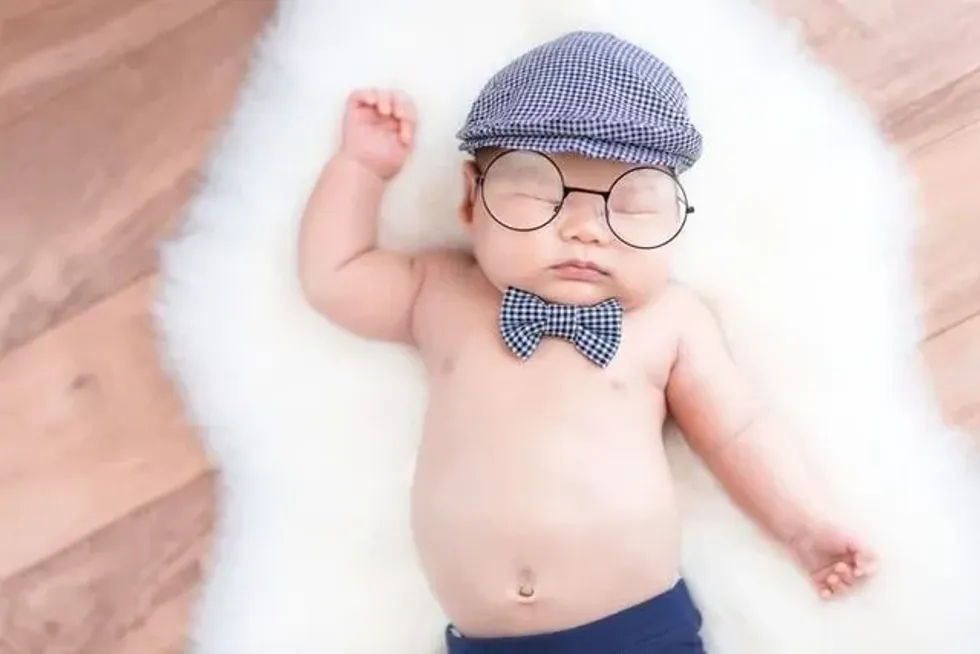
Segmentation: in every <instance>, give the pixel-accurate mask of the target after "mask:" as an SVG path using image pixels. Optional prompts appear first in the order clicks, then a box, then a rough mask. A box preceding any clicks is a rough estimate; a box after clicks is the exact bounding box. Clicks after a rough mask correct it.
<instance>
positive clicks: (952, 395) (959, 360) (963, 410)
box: [922, 316, 980, 436]
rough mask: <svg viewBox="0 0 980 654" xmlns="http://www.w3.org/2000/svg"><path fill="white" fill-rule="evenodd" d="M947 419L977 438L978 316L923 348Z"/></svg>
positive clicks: (979, 409)
mask: <svg viewBox="0 0 980 654" xmlns="http://www.w3.org/2000/svg"><path fill="white" fill-rule="evenodd" d="M922 352H923V356H924V357H925V360H926V363H927V365H928V366H929V369H930V370H931V371H932V374H933V378H934V384H935V388H936V393H937V395H938V397H939V403H940V407H941V408H942V412H943V416H944V417H945V418H946V420H947V421H948V422H949V423H950V424H952V425H956V426H957V427H961V428H963V429H966V430H969V431H970V432H972V433H974V434H977V435H978V436H980V316H976V317H974V318H971V319H970V320H968V321H966V322H964V323H962V324H960V325H958V326H956V328H954V329H950V330H949V331H947V332H944V333H943V334H941V335H939V336H937V337H935V338H932V339H930V340H929V341H927V342H926V343H925V344H924V345H923V347H922Z"/></svg>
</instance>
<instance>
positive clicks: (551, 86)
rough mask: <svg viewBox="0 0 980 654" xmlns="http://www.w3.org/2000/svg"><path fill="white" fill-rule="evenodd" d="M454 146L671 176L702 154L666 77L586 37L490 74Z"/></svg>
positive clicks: (614, 45) (565, 40)
mask: <svg viewBox="0 0 980 654" xmlns="http://www.w3.org/2000/svg"><path fill="white" fill-rule="evenodd" d="M456 136H457V138H458V139H459V140H460V149H461V150H464V151H466V152H469V153H471V154H473V153H475V152H476V151H477V150H479V149H480V148H486V147H499V148H515V149H525V150H538V151H544V152H571V153H578V154H581V155H583V156H587V157H595V158H601V159H614V160H618V161H625V162H628V163H635V164H640V165H660V166H666V167H668V168H670V169H671V170H673V171H675V172H676V173H678V174H679V173H681V172H683V171H684V170H686V169H688V168H690V167H691V166H692V165H694V163H695V162H696V161H697V160H698V158H699V157H700V155H701V148H702V137H701V134H700V132H699V131H698V130H697V129H696V128H695V127H694V125H693V124H692V123H691V121H690V118H689V116H688V112H687V93H686V92H685V90H684V87H683V86H682V84H681V82H680V80H679V79H678V78H677V76H676V75H675V74H674V72H673V71H672V70H671V69H670V67H669V66H667V65H666V64H665V63H664V62H663V61H661V60H660V59H658V58H657V57H656V56H654V55H653V54H651V53H649V52H647V51H646V50H643V49H642V48H639V47H638V46H636V45H634V44H632V43H629V42H627V41H624V40H622V39H620V38H618V37H616V36H615V35H613V34H609V33H605V32H586V31H577V32H571V33H569V34H566V35H564V36H561V37H559V38H557V39H555V40H553V41H549V42H547V43H544V44H542V45H539V46H537V47H535V48H533V49H532V50H529V51H528V52H526V53H524V54H523V55H521V56H519V57H518V58H517V59H515V60H513V61H512V62H510V63H509V64H507V66H505V67H504V68H503V69H501V70H500V71H498V72H497V73H495V74H494V75H493V76H492V77H491V78H490V80H489V81H488V82H487V83H486V85H485V86H484V87H483V89H482V90H481V91H480V93H479V95H478V96H477V98H476V100H475V101H474V102H473V105H472V107H471V108H470V111H469V115H468V116H467V118H466V121H465V123H464V125H463V126H462V128H461V129H460V130H459V131H458V132H457V134H456Z"/></svg>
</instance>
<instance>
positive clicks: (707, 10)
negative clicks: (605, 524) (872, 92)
mask: <svg viewBox="0 0 980 654" xmlns="http://www.w3.org/2000/svg"><path fill="white" fill-rule="evenodd" d="M580 27H587V28H602V29H611V30H613V31H616V32H618V33H619V34H620V35H622V36H624V37H626V38H629V39H633V40H635V41H637V42H638V43H641V44H642V45H644V46H646V47H648V48H650V49H651V50H653V51H655V52H657V53H658V54H659V55H661V56H662V57H664V58H665V59H666V60H667V61H668V62H669V63H670V64H671V65H672V66H673V67H674V68H675V70H676V71H677V72H678V73H679V75H680V76H681V77H682V78H683V80H684V82H685V84H686V85H687V88H688V90H689V91H690V94H691V107H692V111H693V114H694V117H695V119H696V121H697V123H698V124H699V126H700V127H701V129H702V130H703V132H704V134H705V139H706V151H705V155H704V158H703V160H702V161H701V162H700V163H699V164H698V165H697V166H696V167H695V169H694V170H693V171H692V172H691V173H690V174H689V175H688V176H687V177H686V178H685V179H686V185H687V188H688V191H689V194H690V196H691V198H692V201H693V203H694V204H695V206H696V207H697V213H696V214H695V215H694V216H693V217H692V220H691V221H690V222H689V225H688V228H687V230H686V231H685V233H684V234H683V237H682V238H681V239H680V247H681V248H682V255H681V258H680V262H679V264H678V266H677V271H676V276H677V278H678V279H680V280H682V281H684V282H686V283H688V284H690V285H692V286H694V287H696V288H697V289H698V290H699V291H701V292H702V293H703V294H704V296H705V297H706V298H707V299H708V300H709V301H710V302H711V304H712V306H713V307H714V308H715V309H716V310H717V312H718V315H719V316H720V318H721V320H722V321H723V323H724V326H725V329H726V332H727V334H728V335H729V336H730V344H731V348H732V351H733V352H734V354H735V356H736V357H737V358H738V360H739V361H740V362H741V363H742V364H743V365H744V366H746V367H747V368H748V369H749V370H750V371H751V372H752V374H754V375H755V376H756V377H757V378H758V379H759V380H760V382H761V383H762V384H763V385H764V387H765V388H766V389H767V390H768V391H769V392H771V394H772V397H773V399H774V400H775V401H776V402H777V403H778V404H779V406H780V407H781V408H782V409H783V410H784V411H786V413H787V414H788V415H789V416H790V417H791V418H792V419H793V420H794V421H795V424H796V425H797V426H798V427H799V429H800V430H801V433H802V436H803V442H802V443H800V446H801V447H804V448H806V449H807V451H808V452H810V454H811V455H812V456H813V457H814V460H815V461H816V462H817V464H818V467H819V469H820V470H821V471H822V472H824V473H825V474H827V476H828V478H829V479H830V481H831V482H832V484H833V486H834V488H835V489H836V490H837V491H838V492H839V494H840V498H841V500H842V504H843V507H844V508H845V509H846V510H847V518H848V519H849V520H850V521H851V522H852V523H853V524H854V525H855V526H856V528H857V529H858V530H859V532H860V533H861V534H862V535H864V536H865V537H866V538H867V540H868V541H869V542H870V543H871V544H872V545H873V546H874V547H875V548H876V549H877V551H878V552H879V553H880V556H881V566H880V573H879V576H878V577H877V578H876V579H875V580H874V582H873V584H871V585H870V586H868V587H867V589H866V590H865V591H864V592H861V593H860V594H858V595H856V596H854V597H852V598H850V599H847V600H846V601H842V602H835V603H831V604H825V603H822V602H821V601H820V600H818V599H817V597H816V595H815V593H814V592H813V591H812V590H811V588H810V587H809V585H808V584H807V583H806V582H805V581H804V580H803V578H802V577H801V576H800V575H799V573H798V572H797V570H796V569H795V567H793V565H792V564H791V563H790V562H789V561H788V559H787V558H786V557H785V556H784V555H783V554H782V552H781V551H779V550H778V549H776V548H773V547H772V546H771V545H770V544H769V543H768V542H767V541H766V540H765V539H764V538H763V537H762V536H761V535H760V534H759V532H758V531H757V530H756V529H755V528H754V527H752V525H751V524H750V523H749V522H748V521H747V520H745V519H744V518H743V517H742V516H741V514H740V513H739V512H737V511H736V510H734V509H733V508H732V506H731V505H730V503H729V502H728V501H727V500H726V499H725V496H724V495H723V493H722V492H721V491H720V489H719V488H718V487H717V485H716V484H715V483H714V482H713V481H712V479H711V478H710V477H709V476H708V475H707V474H706V473H705V471H704V469H703V468H702V466H701V465H700V464H699V463H698V461H697V460H696V459H695V458H694V457H693V456H691V454H690V453H689V451H688V450H686V449H685V447H684V444H683V442H682V440H681V439H679V438H678V437H677V434H676V433H674V432H673V431H672V432H671V433H670V435H669V438H670V440H671V446H670V454H671V460H672V464H673V468H674V470H675V473H676V479H677V483H678V485H679V486H680V489H681V497H682V498H683V511H684V516H685V535H684V537H685V545H684V555H683V565H684V570H683V572H684V574H685V576H686V577H687V578H688V580H689V581H690V584H691V586H692V588H693V591H694V593H695V594H696V599H697V601H698V602H699V603H700V605H701V607H702V610H703V612H704V615H705V620H706V624H705V638H706V641H707V643H708V645H709V647H710V651H711V652H713V653H723V654H743V653H744V654H750V653H751V654H777V653H778V654H784V653H786V652H793V653H794V654H810V653H816V652H834V653H835V654H850V653H854V654H858V653H860V654H869V653H879V652H880V653H885V652H887V653H889V654H913V653H914V654H919V653H922V654H926V653H929V654H932V653H935V652H943V653H944V654H953V653H956V654H976V652H978V651H980V620H978V619H977V618H976V616H977V614H978V613H977V612H978V610H980V566H978V563H977V561H976V557H977V552H980V547H978V545H980V519H978V516H980V502H978V488H977V484H978V481H977V480H978V479H980V475H978V474H977V468H976V461H975V460H974V459H972V458H971V457H972V454H971V453H970V451H969V448H968V446H967V443H968V440H967V439H965V438H962V435H961V434H958V433H956V432H955V431H952V430H949V429H946V428H945V427H944V426H943V425H942V424H941V422H940V419H939V416H938V415H937V411H936V408H935V403H934V401H933V398H932V397H931V396H930V391H929V388H928V386H927V385H925V384H924V383H923V379H925V377H924V375H923V372H922V370H921V369H920V367H919V366H920V364H919V361H918V358H917V347H916V343H917V340H918V339H919V337H920V332H919V324H918V322H917V311H916V306H915V304H914V297H913V295H912V291H911V289H912V288H913V285H912V281H911V278H912V274H911V269H910V259H909V256H908V250H909V246H910V243H911V241H912V239H913V238H914V227H915V224H916V222H917V216H916V213H915V200H916V198H915V193H914V186H913V184H912V183H911V180H910V179H909V178H908V175H907V173H906V171H905V169H904V168H903V167H902V165H901V162H900V161H899V160H898V158H897V157H896V156H895V155H894V154H893V153H892V152H890V151H889V149H888V148H886V146H885V145H884V143H883V141H882V139H881V138H880V137H879V135H878V134H877V132H876V130H875V125H874V122H873V120H872V119H871V117H870V116H869V115H868V113H867V112H866V111H865V109H864V108H863V106H862V105H861V104H860V103H859V102H857V101H856V100H855V99H854V98H853V97H852V96H851V95H850V94H849V93H848V92H847V90H846V89H845V88H843V87H842V85H841V84H840V83H839V82H838V81H837V80H836V79H835V77H834V76H833V75H831V74H829V73H828V72H827V71H825V70H823V69H821V68H820V67H819V66H817V65H816V64H815V63H814V62H813V61H812V60H811V59H810V57H809V56H808V55H807V54H806V53H805V51H804V49H803V48H802V47H801V45H800V44H799V42H798V40H797V38H796V35H795V34H794V32H793V31H792V30H791V29H789V28H787V27H781V26H779V25H777V24H776V23H775V22H774V21H773V20H772V19H771V18H770V17H769V15H768V14H766V13H765V12H764V11H762V10H760V9H757V8H756V7H754V6H753V5H752V4H750V3H748V2H744V1H737V0H684V1H683V2H676V1H671V0H655V1H653V0H650V1H647V2H642V3H640V2H634V1H629V0H616V1H610V0H595V1H594V2H591V1H589V0H579V1H573V2H570V1H569V0H539V1H537V2H534V3H531V2H523V1H521V0H495V2H493V3H489V4H487V3H483V4H480V5H474V4H473V3H469V2H459V1H458V0H426V2H412V3H409V2H404V1H395V0H359V1H358V2H327V1H326V0H284V1H283V2H282V4H281V5H280V7H279V9H278V12H277V14H276V16H275V17H274V20H273V22H272V23H271V24H270V25H269V27H268V30H267V31H266V32H265V33H264V34H263V38H262V39H261V42H260V44H259V47H258V49H257V51H256V57H255V61H254V67H253V70H252V72H251V75H250V77H249V79H248V81H247V84H246V85H245V88H244V90H243V95H242V96H241V98H240V104H239V107H238V109H237V111H236V112H235V113H234V115H233V117H232V119H231V121H230V124H229V126H228V129H227V132H226V134H225V135H224V138H223V140H222V142H221V144H220V147H219V148H217V150H216V152H215V155H214V158H213V160H212V161H211V162H210V165H209V167H208V169H207V171H206V172H207V176H206V180H205V183H204V185H203V188H202V189H201V190H200V192H199V193H198V194H197V196H196V198H195V199H194V200H193V202H192V203H191V204H190V206H189V208H188V211H187V216H186V221H185V224H184V226H183V228H182V231H181V233H180V234H179V235H178V236H177V237H176V238H175V239H174V240H173V241H172V242H171V243H169V244H168V245H167V246H166V247H165V248H164V251H163V271H164V285H163V288H162V295H161V298H160V303H159V306H158V318H159V324H160V328H161V334H162V341H163V348H164V359H165V361H166V364H167V366H168V367H169V369H170V370H171V372H172V374H173V375H174V377H175V378H176V379H177V380H178V382H179V383H180V385H181V388H182V389H183V392H184V395H185V398H186V402H187V406H188V409H189V411H190V413H191V415H192V416H193V418H194V419H195V420H196V421H197V422H198V423H199V425H200V426H201V434H202V437H203V438H204V440H205V442H206V444H207V447H208V448H209V452H210V453H211V455H212V456H213V460H214V462H215V464H216V465H217V466H218V467H219V468H220V470H221V477H220V489H219V491H220V495H219V499H220V514H219V520H218V524H217V532H216V540H215V549H214V552H213V566H212V567H211V569H210V571H209V574H208V578H207V582H206V584H205V586H204V588H203V596H202V598H201V603H200V604H199V606H198V611H197V612H196V616H195V617H196V619H195V624H194V632H193V640H194V643H195V646H194V648H193V651H194V652H196V653H197V654H252V653H255V654H259V653H262V654H267V653H268V652H277V653H283V654H285V653H290V654H306V653H314V652H317V653H318V652H338V653H343V654H362V653H363V654H386V653H392V654H395V653H399V654H403V653H408V654H423V653H430V652H437V651H441V647H442V646H441V642H442V641H441V639H442V628H443V626H444V617H443V616H442V615H441V613H440V612H439V610H438V608H437V606H436V605H435V603H434V600H433V598H432V596H431V595H430V593H429V591H428V589H427V587H426V585H425V581H424V579H423V578H422V577H421V575H420V572H419V569H418V568H417V565H416V561H415V559H414V552H413V549H412V543H411V538H410V532H409V525H408V522H407V518H408V512H407V499H408V493H409V484H410V479H411V472H412V465H413V455H414V450H415V447H416V444H417V441H418V435H419V428H420V421H421V417H422V411H423V408H424V404H425V394H426V388H425V382H424V378H423V376H422V371H421V368H420V365H419V363H418V361H417V360H416V358H415V356H414V355H413V354H412V353H411V352H408V351H405V350H403V349H401V348H399V347H393V346H385V345H379V344H375V343H366V342H363V341H360V340H358V339H355V338H352V337H351V336H349V335H347V334H345V333H343V332H341V331H339V330H338V329H336V328H335V327H333V326H332V325H330V324H328V323H327V322H326V321H325V320H323V319H322V318H320V317H318V316H317V315H315V314H314V313H313V312H312V311H311V310H310V309H309V308H308V307H307V306H306V305H305V304H304V302H303V300H302V298H301V295H300V291H299V287H298V283H297V279H296V275H295V270H294V268H295V260H296V239H297V227H298V224H299V217H300V213H301V211H302V208H303V205H304V202H305V200H306V198H307V196H308V194H309V192H310V191H311V189H312V186H313V184H314V182H315V180H316V177H317V174H318V172H319V170H320V168H321V166H322V164H323V163H324V161H325V159H326V157H327V156H328V154H329V153H330V151H331V149H332V147H333V146H334V144H335V143H336V138H337V127H338V123H339V118H340V116H341V110H342V106H343V100H344V97H345V95H346V93H347V91H348V90H349V89H351V88H353V87H357V86H363V85H377V86H386V85H395V86H399V87H402V88H405V89H407V90H408V91H409V92H411V93H412V94H413V96H414V97H415V99H416V101H417V103H418V106H419V111H420V116H421V132H420V143H419V147H418V150H417V152H416V154H415V155H414V157H413V158H412V160H411V162H410V164H409V166H408V168H407V169H406V171H405V172H404V174H403V175H402V176H401V177H400V178H399V179H398V180H397V183H396V184H394V186H393V187H392V189H391V193H390V195H389V196H388V197H387V200H386V202H385V204H384V211H383V214H384V215H383V230H382V233H383V242H384V243H385V244H388V245H390V246H392V247H416V246H418V245H419V244H421V243H432V242H459V241H460V239H461V232H460V231H459V229H458V227H457V225H456V224H455V222H454V221H455V214H454V210H455V207H456V203H457V201H458V199H459V193H460V184H459V179H460V177H459V170H458V167H459V162H460V160H461V155H460V154H459V153H458V152H457V151H456V143H455V141H454V139H453V133H454V131H455V129H456V127H457V126H458V125H459V124H460V122H461V121H462V119H463V117H464V115H465V112H466V109H467V107H468V104H469V102H470V100H471V99H472V97H473V96H474V94H475V93H476V92H477V90H478V89H479V87H480V86H481V85H482V84H483V82H484V80H485V79H486V77H487V76H488V75H489V74H490V73H491V72H492V71H493V70H495V69H496V68H497V67H499V66H500V65H502V64H503V63H505V62H506V61H507V60H509V59H510V58H511V57H512V56H514V55H516V54H518V53H519V52H521V51H522V50H524V49H526V48H528V47H530V46H532V45H534V44H536V43H538V42H540V41H542V40H544V39H547V38H551V37H554V36H556V35H558V34H559V33H561V32H564V31H566V30H569V29H576V28H580ZM430 30H431V31H430ZM596 565H602V561H596Z"/></svg>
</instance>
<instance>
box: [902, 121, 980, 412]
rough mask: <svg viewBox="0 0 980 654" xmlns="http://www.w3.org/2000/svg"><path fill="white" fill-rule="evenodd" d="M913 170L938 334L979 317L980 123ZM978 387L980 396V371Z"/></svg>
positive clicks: (931, 327)
mask: <svg viewBox="0 0 980 654" xmlns="http://www.w3.org/2000/svg"><path fill="white" fill-rule="evenodd" d="M913 169H914V171H915V173H916V175H917V176H918V178H919V180H920V187H921V193H922V203H923V207H924V211H925V214H926V217H925V221H924V224H923V226H922V230H921V232H920V234H919V238H918V243H917V246H916V263H917V267H918V275H919V279H920V287H921V296H922V298H923V300H922V302H923V310H924V321H925V329H926V332H927V334H928V335H929V336H935V335H937V334H940V333H942V332H944V331H946V330H949V329H950V328H952V327H955V326H956V325H958V324H960V323H962V322H964V321H965V320H966V319H968V318H969V317H971V316H974V315H976V314H978V313H980V255H978V252H980V209H978V207H980V184H978V183H977V170H978V169H980V122H975V123H974V124H973V125H972V126H971V127H969V128H968V129H965V130H961V131H960V132H957V133H956V134H953V135H950V136H948V137H947V138H945V139H943V140H942V141H939V142H937V143H934V144H931V145H929V146H926V147H924V148H923V149H922V150H920V151H919V152H918V153H917V154H916V156H915V158H914V159H913ZM974 347H976V348H978V349H980V341H977V343H975V344H974ZM950 363H953V362H952V361H951V362H950ZM977 370H978V371H980V368H978V369H977ZM974 384H975V385H976V390H975V391H974V392H975V393H980V372H977V377H976V379H975V380H974Z"/></svg>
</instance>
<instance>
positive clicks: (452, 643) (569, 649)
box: [446, 580, 704, 654]
mask: <svg viewBox="0 0 980 654" xmlns="http://www.w3.org/2000/svg"><path fill="white" fill-rule="evenodd" d="M700 632H701V613H700V612H699V611H698V609H697V607H695V605H694V602H693V600H692V599H691V595H690V593H689V592H688V589H687V585H686V584H685V583H684V581H683V580H680V581H678V582H677V584H676V585H675V586H674V587H673V588H671V589H670V590H668V591H667V592H665V593H662V594H660V595H658V596H656V597H654V598H653V599H649V600H647V601H645V602H643V603H641V604H637V605H636V606H632V607H630V608H627V609H624V610H622V611H619V612H617V613H613V614H612V615H609V616H606V617H604V618H600V619H599V620H596V621H594V622H589V623H588V624H584V625H580V626H577V627H572V628H571V629H565V630H562V631H555V632H550V633H542V634H532V635H529V636H501V637H490V638H482V637H481V638H469V637H467V636H464V635H461V634H460V633H459V632H458V631H457V630H456V629H454V628H453V627H452V625H450V626H449V627H447V628H446V646H447V648H448V652H449V654H704V645H703V644H702V642H701V635H700Z"/></svg>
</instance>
